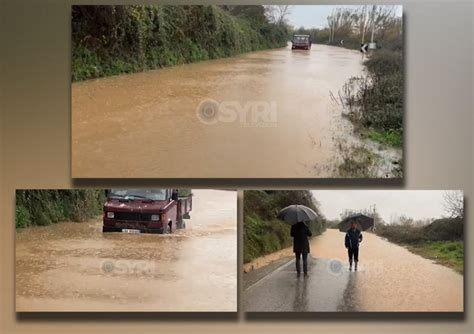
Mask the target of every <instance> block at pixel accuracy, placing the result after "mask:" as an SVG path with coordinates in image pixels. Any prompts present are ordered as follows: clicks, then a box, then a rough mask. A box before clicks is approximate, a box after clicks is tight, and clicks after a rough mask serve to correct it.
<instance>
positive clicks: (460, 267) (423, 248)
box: [407, 241, 464, 274]
mask: <svg viewBox="0 0 474 334" xmlns="http://www.w3.org/2000/svg"><path fill="white" fill-rule="evenodd" d="M407 248H408V250H409V251H411V252H412V253H415V254H418V255H421V256H423V257H424V258H427V259H430V260H433V261H435V262H436V263H439V264H441V265H444V266H446V267H449V268H452V269H454V270H455V271H457V272H458V273H460V274H464V243H463V242H462V241H426V242H420V243H417V244H412V245H407Z"/></svg>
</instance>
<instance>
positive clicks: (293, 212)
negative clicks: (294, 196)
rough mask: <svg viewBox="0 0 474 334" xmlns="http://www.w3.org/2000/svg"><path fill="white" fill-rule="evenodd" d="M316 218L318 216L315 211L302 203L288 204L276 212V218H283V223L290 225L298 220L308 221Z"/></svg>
mask: <svg viewBox="0 0 474 334" xmlns="http://www.w3.org/2000/svg"><path fill="white" fill-rule="evenodd" d="M316 218H318V215H317V214H316V212H314V210H313V209H310V208H308V207H307V206H304V205H290V206H287V207H286V208H284V209H281V210H280V212H279V213H278V219H280V220H283V221H284V222H285V223H288V224H290V225H294V224H296V223H299V222H308V221H311V220H315V219H316Z"/></svg>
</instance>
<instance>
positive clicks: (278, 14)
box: [265, 5, 292, 24]
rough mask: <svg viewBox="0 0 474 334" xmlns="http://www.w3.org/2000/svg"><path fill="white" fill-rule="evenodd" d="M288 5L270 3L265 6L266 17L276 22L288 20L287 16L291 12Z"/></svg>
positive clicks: (282, 22) (280, 22) (281, 22)
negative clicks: (270, 4)
mask: <svg viewBox="0 0 474 334" xmlns="http://www.w3.org/2000/svg"><path fill="white" fill-rule="evenodd" d="M291 8H292V6H290V5H272V6H265V13H266V15H267V17H268V19H269V20H270V21H271V22H273V23H277V24H284V23H287V21H288V16H289V15H290V14H291Z"/></svg>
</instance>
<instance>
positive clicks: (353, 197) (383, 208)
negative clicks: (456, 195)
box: [312, 190, 445, 223]
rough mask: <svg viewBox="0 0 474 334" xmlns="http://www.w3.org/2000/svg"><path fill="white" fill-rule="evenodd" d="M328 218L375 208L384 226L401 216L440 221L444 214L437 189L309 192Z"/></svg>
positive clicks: (442, 192)
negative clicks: (391, 218) (350, 211)
mask: <svg viewBox="0 0 474 334" xmlns="http://www.w3.org/2000/svg"><path fill="white" fill-rule="evenodd" d="M312 192H313V194H314V197H315V198H316V199H317V200H318V201H319V203H320V204H321V212H322V213H323V214H324V215H325V216H326V218H328V219H340V214H341V213H342V212H343V211H344V210H346V209H349V210H364V209H368V208H369V207H371V206H373V205H374V204H375V205H376V209H377V212H378V213H379V214H380V215H381V216H382V219H383V220H384V221H385V222H386V223H390V217H391V216H392V215H393V216H400V215H405V216H407V217H411V218H414V219H415V220H417V219H423V218H440V217H441V216H444V215H445V211H444V208H443V194H444V193H445V191H440V190H313V191H312Z"/></svg>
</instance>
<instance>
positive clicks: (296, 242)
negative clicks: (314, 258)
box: [290, 222, 313, 277]
mask: <svg viewBox="0 0 474 334" xmlns="http://www.w3.org/2000/svg"><path fill="white" fill-rule="evenodd" d="M290 235H291V237H292V238H293V253H295V257H296V261H295V262H296V275H297V276H300V275H301V258H303V273H304V277H308V254H309V240H308V237H311V236H312V235H313V234H312V233H311V230H310V229H309V228H308V226H307V225H306V224H305V223H304V222H298V223H296V224H295V225H292V226H291V232H290Z"/></svg>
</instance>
